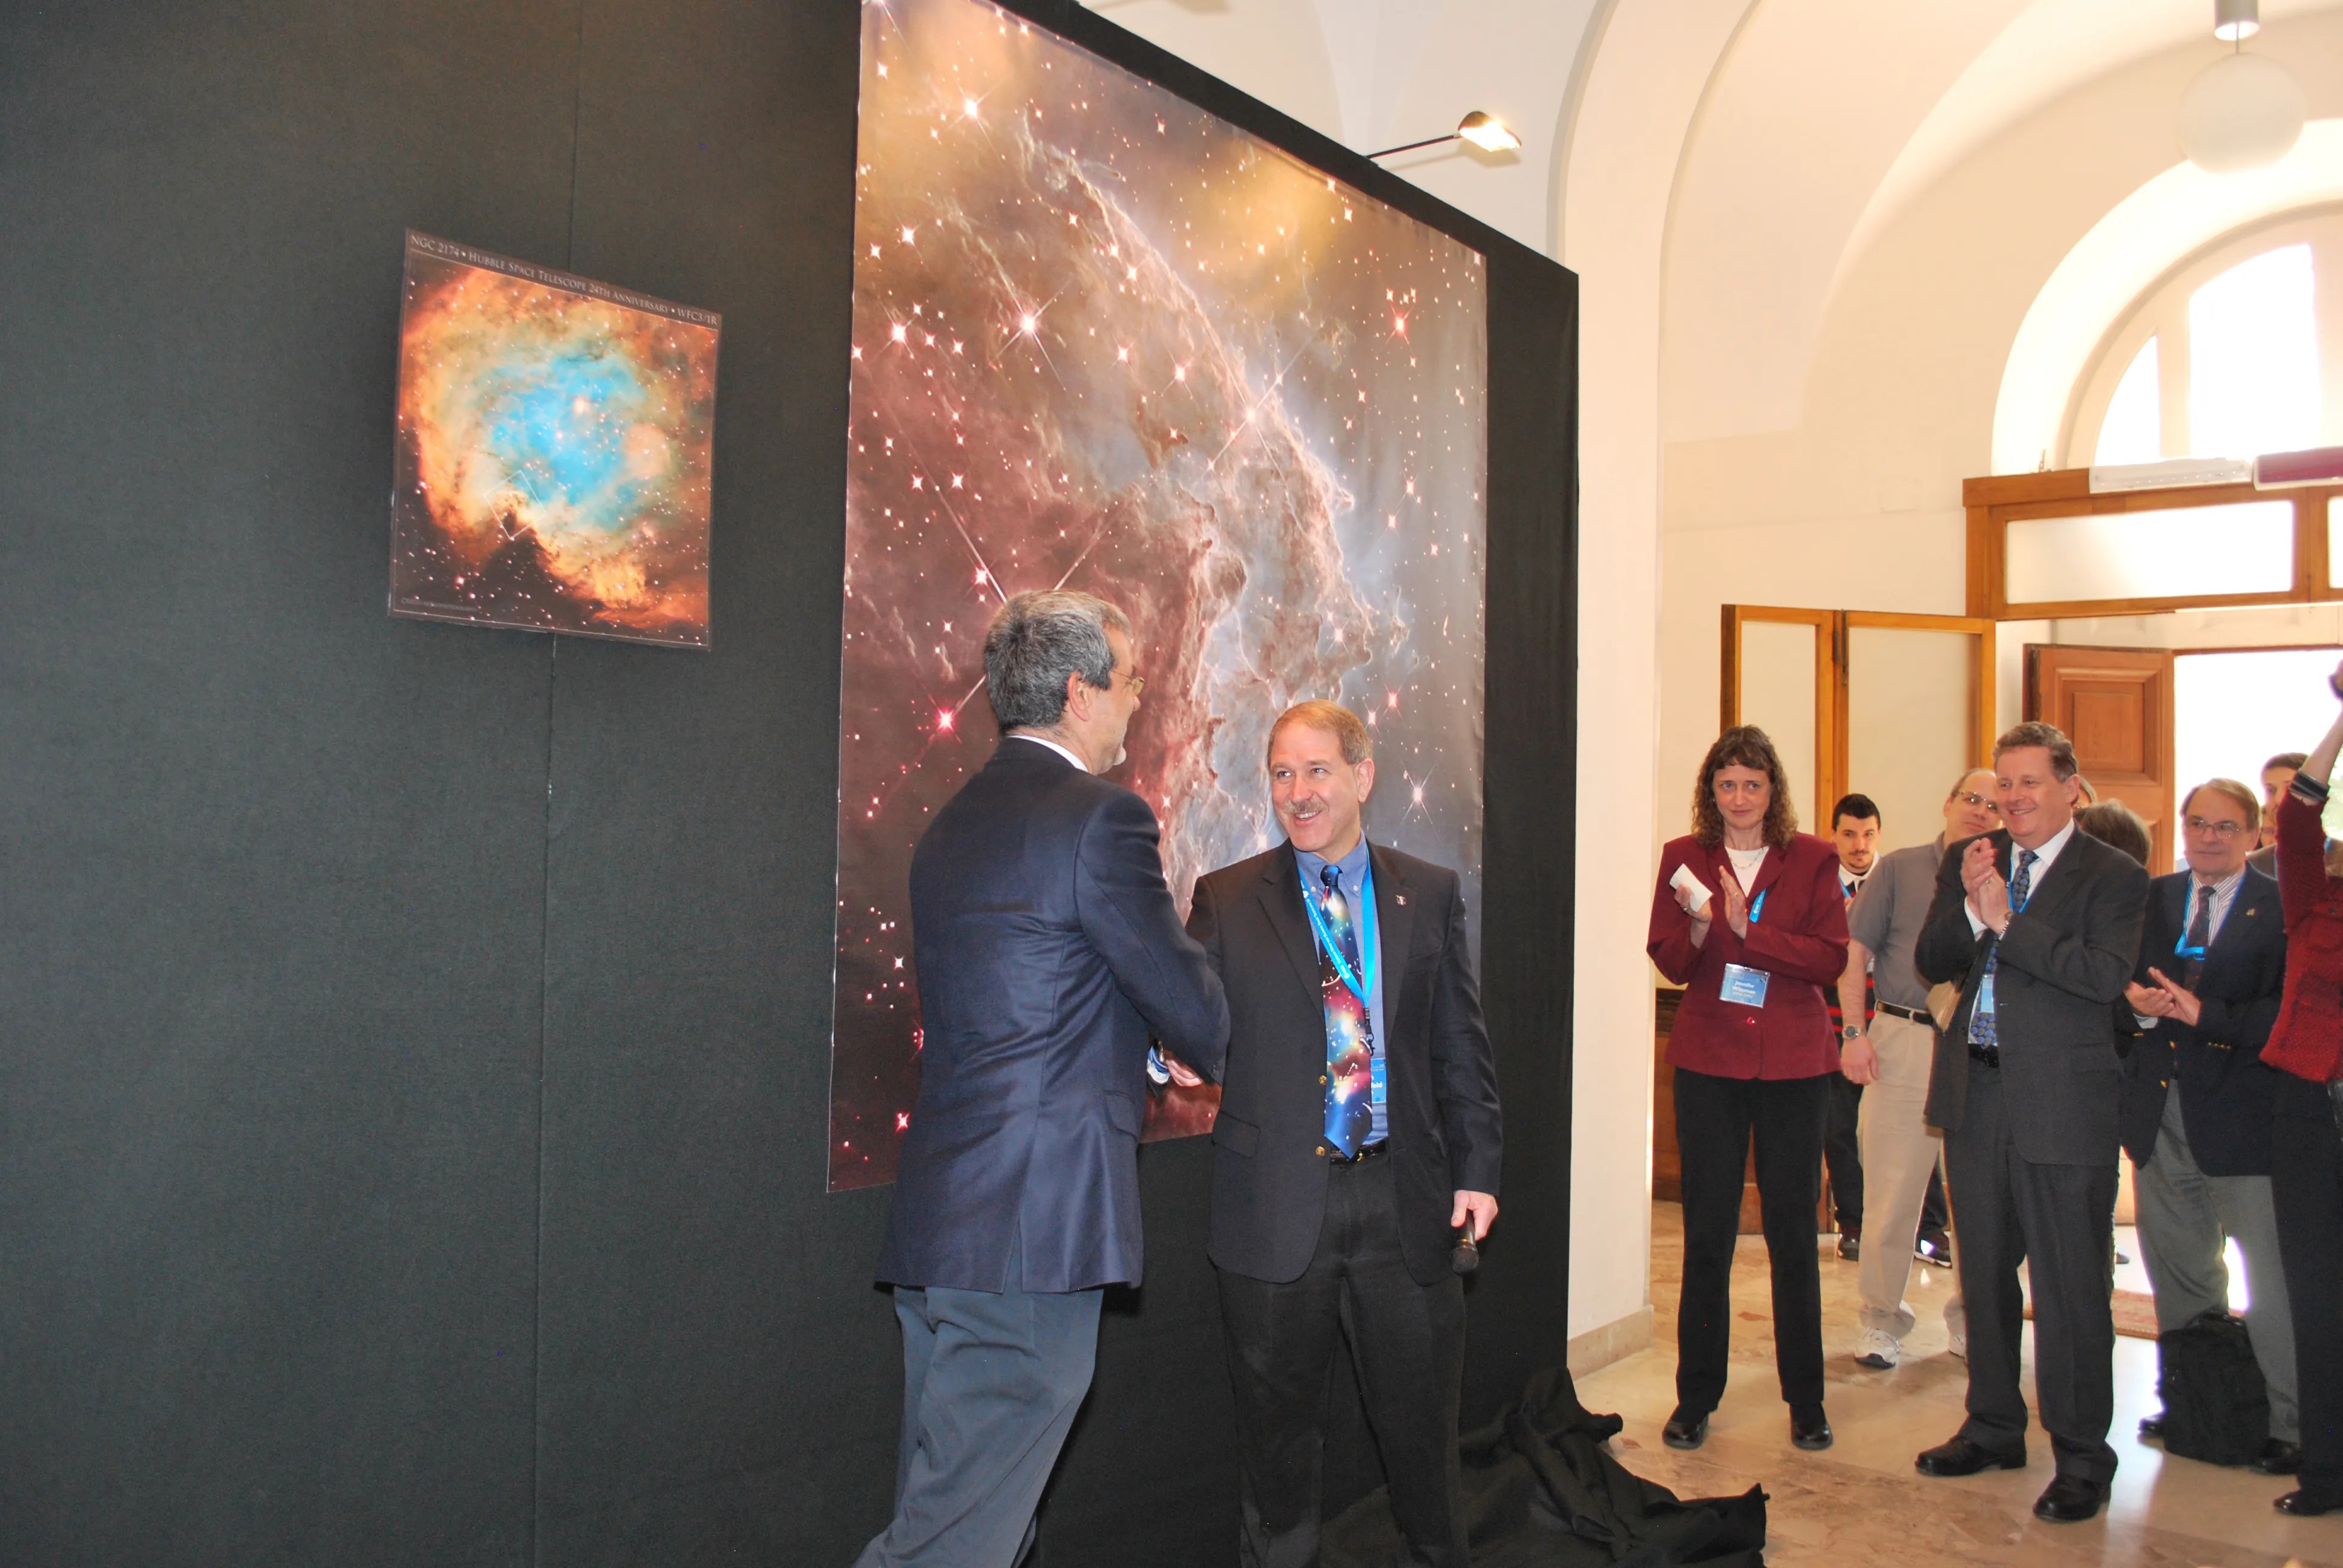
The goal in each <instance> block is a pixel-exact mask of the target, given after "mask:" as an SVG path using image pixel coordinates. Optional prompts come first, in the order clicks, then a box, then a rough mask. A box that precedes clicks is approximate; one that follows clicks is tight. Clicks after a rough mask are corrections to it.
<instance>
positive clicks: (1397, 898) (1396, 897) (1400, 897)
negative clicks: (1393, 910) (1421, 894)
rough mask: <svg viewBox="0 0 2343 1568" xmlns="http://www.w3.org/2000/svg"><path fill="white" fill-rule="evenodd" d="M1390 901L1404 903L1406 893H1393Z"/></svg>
mask: <svg viewBox="0 0 2343 1568" xmlns="http://www.w3.org/2000/svg"><path fill="white" fill-rule="evenodd" d="M1392 902H1393V903H1394V904H1404V903H1406V902H1407V895H1406V894H1405V893H1393V895H1392Z"/></svg>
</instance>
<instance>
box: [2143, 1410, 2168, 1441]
mask: <svg viewBox="0 0 2343 1568" xmlns="http://www.w3.org/2000/svg"><path fill="white" fill-rule="evenodd" d="M2139 1434H2140V1436H2142V1437H2153V1438H2158V1439H2161V1438H2162V1437H2163V1436H2164V1418H2163V1417H2162V1416H2160V1415H2144V1416H2141V1417H2140V1418H2139Z"/></svg>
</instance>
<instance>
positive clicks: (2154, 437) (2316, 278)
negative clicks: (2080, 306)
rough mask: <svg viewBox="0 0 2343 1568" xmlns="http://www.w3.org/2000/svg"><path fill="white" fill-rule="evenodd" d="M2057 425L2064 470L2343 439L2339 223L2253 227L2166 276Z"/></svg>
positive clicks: (2342, 236)
mask: <svg viewBox="0 0 2343 1568" xmlns="http://www.w3.org/2000/svg"><path fill="white" fill-rule="evenodd" d="M2336 442H2343V213H2338V212H2326V213H2320V214H2318V215H2315V216H2296V217H2292V218H2288V219H2286V220H2283V221H2281V222H2279V223H2278V224H2274V225H2263V226H2258V227H2257V228H2256V229H2254V230H2252V231H2249V232H2247V233H2246V234H2242V235H2235V236H2230V237H2229V238H2227V239H2225V240H2223V241H2222V242H2220V243H2219V244H2217V245H2216V246H2212V247H2210V248H2209V249H2207V250H2206V251H2204V252H2202V253H2200V254H2199V255H2198V256H2195V257H2193V258H2192V259H2190V260H2189V261H2187V262H2185V263H2183V264H2182V265H2181V266H2178V267H2176V268H2175V269H2174V270H2173V271H2172V272H2170V273H2168V274H2167V275H2166V276H2165V277H2164V278H2163V279H2161V280H2160V281H2159V282H2157V284H2156V285H2155V286H2153V287H2151V288H2150V289H2149V290H2148V291H2147V293H2146V294H2145V295H2143V296H2142V297H2141V298H2140V299H2139V301H2138V303H2137V305H2135V306H2134V307H2132V309H2131V310H2130V311H2129V312H2128V313H2127V315H2126V316H2125V317H2124V318H2123V319H2122V321H2120V322H2119V323H2118V324H2117V327H2116V328H2115V329H2114V330H2113V331H2112V332H2110V333H2109V334H2108V335H2107V341H2106V342H2105V343H2104V344H2103V345H2102V347H2101V348H2100V352H2099V354H2098V356H2097V358H2096V360H2095V361H2094V363H2093V365H2092V367H2090V368H2089V369H2088V370H2087V371H2086V372H2085V373H2084V376H2083V378H2082V381H2081V383H2080V384H2079V385H2078V386H2077V388H2076V391H2075V395H2074V397H2073V399H2072V401H2071V403H2070V405H2069V413H2068V418H2067V441H2066V453H2065V459H2066V461H2065V466H2066V467H2110V466H2114V465H2119V464H2127V463H2153V462H2156V461H2157V460H2158V459H2161V458H2168V457H2254V456H2257V455H2258V454H2260V453H2263V452H2286V451H2294V450H2298V449H2299V448H2301V447H2317V446H2321V445H2327V444H2330V443H2336Z"/></svg>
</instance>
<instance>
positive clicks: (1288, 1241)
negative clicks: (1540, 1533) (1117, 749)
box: [1188, 702, 1502, 1568]
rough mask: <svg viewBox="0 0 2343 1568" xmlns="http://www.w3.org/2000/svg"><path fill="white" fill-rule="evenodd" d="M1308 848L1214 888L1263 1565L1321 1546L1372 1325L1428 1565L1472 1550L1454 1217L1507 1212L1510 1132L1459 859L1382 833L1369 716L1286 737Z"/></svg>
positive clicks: (1381, 1413) (1220, 1217) (1290, 803)
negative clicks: (1340, 1365) (1504, 1174)
mask: <svg viewBox="0 0 2343 1568" xmlns="http://www.w3.org/2000/svg"><path fill="white" fill-rule="evenodd" d="M1269 773H1270V799H1271V802H1272V805H1273V806H1274V807H1275V808H1276V810H1277V816H1278V820H1279V821H1280V822H1281V823H1282V825H1283V826H1284V828H1285V830H1286V833H1287V841H1286V842H1285V843H1282V844H1280V845H1279V846H1278V847H1277V848H1276V849H1271V850H1269V851H1268V852H1267V853H1265V854H1260V855H1256V856H1254V857H1253V858H1252V859H1249V860H1240V861H1238V862H1237V863H1236V864H1235V865H1233V866H1230V867H1227V868H1225V869H1222V870H1219V871H1215V872H1213V873H1212V875H1210V876H1208V877H1205V878H1203V879H1201V880H1200V881H1198V882H1197V884H1196V896H1195V903H1194V906H1193V909H1192V911H1191V913H1190V915H1189V917H1188V930H1189V931H1190V933H1191V934H1192V935H1193V936H1194V937H1195V938H1196V940H1198V941H1200V942H1202V944H1203V947H1204V951H1205V952H1206V954H1207V955H1208V956H1209V957H1210V959H1211V961H1212V967H1213V969H1214V970H1217V971H1218V972H1219V973H1220V975H1221V977H1222V980H1225V981H1226V982H1227V986H1228V994H1229V1016H1230V1034H1229V1053H1228V1073H1227V1078H1226V1081H1225V1087H1224V1089H1223V1092H1222V1101H1221V1109H1220V1116H1219V1120H1218V1121H1217V1122H1216V1123H1215V1124H1214V1126H1213V1129H1212V1144H1213V1151H1212V1239H1211V1243H1210V1250H1211V1253H1212V1261H1213V1263H1214V1264H1215V1265H1217V1267H1218V1270H1219V1274H1220V1286H1221V1313H1222V1322H1223V1323H1224V1325H1225V1327H1226V1329H1227V1334H1228V1345H1229V1372H1230V1378H1231V1381H1232V1382H1233V1383H1234V1385H1235V1391H1236V1409H1237V1459H1238V1467H1239V1475H1240V1478H1241V1486H1242V1533H1241V1536H1240V1540H1239V1553H1238V1558H1239V1561H1240V1562H1241V1563H1244V1564H1246V1568H1265V1565H1270V1564H1283V1563H1294V1564H1302V1563H1316V1562H1317V1561H1318V1532H1319V1512H1320V1478H1321V1469H1322V1452H1323V1449H1324V1433H1323V1432H1322V1424H1321V1423H1322V1412H1323V1410H1324V1408H1325V1402H1326V1392H1327V1378H1328V1376H1329V1374H1330V1373H1331V1372H1332V1367H1333V1364H1334V1354H1335V1351H1336V1349H1337V1347H1338V1346H1339V1345H1340V1343H1341V1342H1342V1340H1344V1339H1345V1338H1347V1339H1348V1340H1349V1341H1350V1345H1351V1351H1352V1355H1353V1361H1354V1362H1355V1364H1356V1366H1357V1367H1358V1371H1359V1378H1360V1383H1361V1387H1362V1389H1363V1392H1364V1395H1365V1404H1366V1413H1367V1420H1368V1422H1369V1424H1370V1425H1371V1426H1373V1429H1374V1434H1375V1441H1376V1444H1377V1446H1378V1447H1379V1449H1380V1450H1381V1452H1382V1454H1383V1473H1384V1475H1385V1476H1386V1477H1387V1478H1388V1480H1389V1483H1390V1497H1391V1505H1392V1513H1393V1518H1394V1520H1395V1521H1396V1523H1398V1525H1399V1529H1400V1533H1401V1535H1402V1537H1403V1540H1404V1541H1405V1543H1406V1547H1405V1550H1406V1556H1405V1558H1404V1561H1405V1562H1406V1563H1410V1564H1439V1565H1443V1568H1445V1565H1450V1564H1453V1565H1454V1568H1463V1565H1464V1563H1465V1562H1466V1551H1465V1539H1464V1522H1463V1515H1462V1512H1461V1501H1460V1498H1459V1494H1458V1489H1457V1461H1456V1418H1457V1403H1458V1400H1459V1398H1460V1385H1461V1380H1462V1376H1463V1356H1464V1295H1463V1284H1462V1282H1460V1281H1459V1280H1458V1279H1457V1278H1456V1276H1455V1274H1454V1272H1453V1270H1452V1268H1451V1255H1452V1251H1453V1246H1454V1244H1455V1237H1454V1235H1453V1232H1454V1231H1455V1230H1456V1229H1457V1228H1459V1227H1463V1226H1464V1225H1466V1224H1467V1223H1468V1222H1469V1223H1470V1225H1471V1226H1472V1234H1473V1235H1474V1236H1476V1237H1477V1236H1485V1235H1487V1234H1488V1232H1489V1226H1490V1224H1491V1223H1492V1222H1493V1221H1494V1220H1495V1219H1496V1216H1497V1200H1496V1191H1497V1171H1498V1167H1499V1164H1500V1162H1501V1156H1502V1147H1501V1141H1502V1134H1501V1130H1500V1118H1499V1114H1498V1107H1497V1083H1496V1069H1495V1063H1494V1060H1493V1058H1492V1056H1491V1054H1490V1050H1489V1037H1488V1031H1487V1030H1486V1029H1485V1027H1484V1026H1483V1023H1482V1019H1481V992H1480V984H1479V981H1478V980H1476V979H1475V977H1474V975H1473V960H1472V954H1471V952H1470V950H1468V948H1467V946H1466V941H1465V931H1464V900H1463V894H1462V892H1461V891H1460V890H1459V887H1458V883H1457V878H1456V873H1455V872H1453V871H1451V870H1447V869H1443V868H1442V867H1439V866H1434V865H1432V864H1431V863H1429V862H1427V861H1423V860H1419V859H1415V858H1414V857H1413V856H1410V855H1403V854H1401V853H1399V852H1398V851H1397V850H1395V849H1385V848H1383V846H1381V845H1372V846H1371V845H1370V844H1368V843H1367V841H1366V839H1365V837H1364V835H1363V831H1362V829H1361V825H1360V810H1361V808H1362V807H1363V805H1364V803H1365V801H1366V799H1367V797H1368V794H1369V793H1370V792H1371V791H1372V790H1373V788H1374V759H1373V750H1372V745H1371V742H1370V739H1369V736H1368V733H1367V729H1366V726H1364V725H1363V724H1362V723H1360V722H1359V719H1358V718H1357V716H1356V715H1354V714H1353V713H1351V712H1349V711H1348V710H1347V709H1342V708H1340V707H1338V706H1336V705H1335V704H1333V703H1331V702H1306V703H1302V704H1300V705H1298V706H1297V707H1294V708H1292V709H1288V710H1287V711H1286V713H1285V714H1284V715H1283V716H1282V718H1280V719H1279V720H1278V722H1277V725H1276V728H1275V729H1272V731H1271V734H1270V743H1269Z"/></svg>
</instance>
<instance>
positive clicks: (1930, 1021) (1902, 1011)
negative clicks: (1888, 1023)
mask: <svg viewBox="0 0 2343 1568" xmlns="http://www.w3.org/2000/svg"><path fill="white" fill-rule="evenodd" d="M1875 1010H1876V1011H1879V1012H1884V1013H1885V1014H1886V1015H1887V1016H1888V1017H1890V1018H1901V1019H1909V1020H1911V1021H1912V1022H1914V1023H1925V1024H1926V1025H1927V1026H1928V1027H1929V1028H1930V1029H1934V1028H1936V1020H1935V1019H1934V1018H1931V1017H1930V1016H1929V1015H1928V1010H1927V1009H1926V1008H1925V1007H1897V1006H1896V1004H1895V1003H1894V1002H1892V1001H1883V1002H1879V1003H1876V1004H1875Z"/></svg>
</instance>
